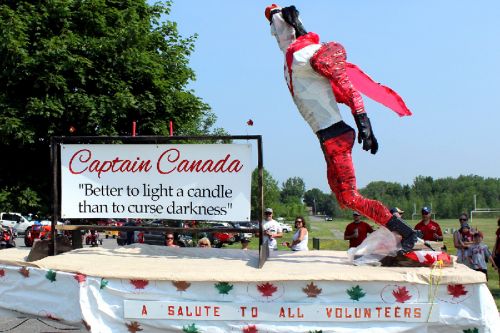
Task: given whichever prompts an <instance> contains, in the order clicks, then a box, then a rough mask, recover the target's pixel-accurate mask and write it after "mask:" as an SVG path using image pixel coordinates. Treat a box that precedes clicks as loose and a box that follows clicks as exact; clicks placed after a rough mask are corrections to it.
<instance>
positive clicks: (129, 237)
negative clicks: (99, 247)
mask: <svg viewBox="0 0 500 333" xmlns="http://www.w3.org/2000/svg"><path fill="white" fill-rule="evenodd" d="M115 223H116V224H117V225H118V226H123V227H135V226H138V225H141V221H138V220H133V219H126V220H120V221H116V222H115ZM119 224H121V225H119ZM116 243H117V244H118V245H120V246H123V245H130V244H133V243H144V233H143V232H141V231H138V230H135V231H119V232H118V237H117V238H116Z"/></svg>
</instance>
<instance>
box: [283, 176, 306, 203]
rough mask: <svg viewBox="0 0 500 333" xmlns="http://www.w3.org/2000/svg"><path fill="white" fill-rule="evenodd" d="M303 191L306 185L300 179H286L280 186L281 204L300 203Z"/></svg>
mask: <svg viewBox="0 0 500 333" xmlns="http://www.w3.org/2000/svg"><path fill="white" fill-rule="evenodd" d="M305 191H306V185H305V183H304V180H302V178H300V177H292V178H288V179H287V180H285V182H284V183H283V185H282V186H281V202H283V203H287V202H291V203H297V202H298V203H302V197H303V196H304V192H305Z"/></svg>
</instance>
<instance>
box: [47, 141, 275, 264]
mask: <svg viewBox="0 0 500 333" xmlns="http://www.w3.org/2000/svg"><path fill="white" fill-rule="evenodd" d="M235 140H246V141H247V142H248V141H256V144H257V168H258V190H257V191H258V193H257V195H258V197H259V200H258V205H259V212H260V213H259V218H258V221H259V253H260V252H261V250H262V248H263V247H264V246H263V244H262V241H263V237H262V216H263V215H264V190H263V177H264V167H263V153H262V136H261V135H201V136H147V135H145V136H54V137H51V140H50V161H51V169H52V173H51V174H52V188H51V194H52V231H51V232H52V239H55V237H56V232H57V231H56V225H57V221H59V220H60V218H61V186H62V184H61V145H63V144H124V145H126V144H172V143H183V144H186V143H200V142H201V143H229V142H233V141H235ZM213 230H216V228H214V229H213ZM53 253H54V254H55V253H57V250H56V242H53ZM260 257H261V260H260V262H259V268H261V267H262V266H263V265H264V262H265V260H266V259H267V258H266V256H260Z"/></svg>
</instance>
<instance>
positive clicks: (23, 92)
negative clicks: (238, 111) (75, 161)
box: [0, 0, 223, 210]
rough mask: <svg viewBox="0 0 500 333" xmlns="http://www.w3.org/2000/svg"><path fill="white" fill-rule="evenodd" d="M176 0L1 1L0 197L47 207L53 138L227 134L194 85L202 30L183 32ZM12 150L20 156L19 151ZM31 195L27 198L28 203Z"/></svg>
mask: <svg viewBox="0 0 500 333" xmlns="http://www.w3.org/2000/svg"><path fill="white" fill-rule="evenodd" d="M170 7H171V2H170V1H165V2H164V3H163V4H162V3H159V2H158V3H155V4H154V5H150V4H148V2H147V1H146V0H126V1H114V0H51V1H31V0H16V1H2V2H1V3H0V87H2V89H1V90H0V145H1V146H2V147H3V148H2V152H3V154H2V158H3V161H2V162H3V163H1V164H0V198H5V197H6V196H7V197H9V198H12V197H16V196H17V195H18V193H13V194H14V195H13V196H9V193H11V191H13V190H15V189H17V190H19V191H21V192H24V191H30V193H29V195H28V197H27V201H26V200H21V202H15V201H9V202H10V204H11V206H13V207H12V208H13V209H21V210H24V209H28V208H29V206H30V205H31V206H33V205H35V206H37V207H38V208H39V209H42V210H43V209H47V208H48V206H49V194H50V190H49V189H50V187H49V182H50V165H49V138H50V137H51V136H58V135H59V136H61V135H89V136H99V135H118V134H121V135H127V134H129V133H130V129H131V124H132V122H133V121H137V122H138V126H137V132H138V133H139V134H141V135H167V134H168V127H169V126H168V120H172V121H173V122H174V125H175V132H176V134H178V135H182V134H186V135H187V134H194V135H196V134H209V133H211V131H213V132H215V133H217V134H220V133H221V132H223V131H222V130H221V129H212V127H213V125H214V122H215V116H214V114H213V113H212V112H211V110H210V108H209V106H208V105H207V104H206V103H204V102H203V101H202V100H201V99H200V98H199V97H197V96H196V95H195V94H194V92H193V91H191V90H189V89H187V85H188V83H189V82H190V81H192V80H194V79H195V74H194V72H193V71H192V69H191V68H189V66H188V57H189V56H190V55H191V53H192V52H193V50H194V42H195V39H196V36H191V37H188V38H183V37H181V36H180V35H179V33H178V31H177V25H176V23H175V22H170V21H168V20H164V19H163V18H164V17H168V14H169V11H170ZM14 156H17V157H15V158H14ZM23 202H24V204H23Z"/></svg>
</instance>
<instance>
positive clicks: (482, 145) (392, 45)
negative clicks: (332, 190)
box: [168, 0, 500, 192]
mask: <svg viewBox="0 0 500 333" xmlns="http://www.w3.org/2000/svg"><path fill="white" fill-rule="evenodd" d="M270 3H271V2H267V1H260V0H252V1H234V0H233V1H228V0H211V1H201V0H175V2H174V4H173V6H172V11H171V14H170V16H169V17H168V19H169V20H172V21H175V22H177V23H178V29H179V31H180V33H181V34H182V35H183V36H185V37H187V36H190V35H192V34H194V33H197V34H198V35H199V37H198V40H197V41H196V49H195V52H194V54H193V55H192V56H191V57H190V66H191V68H193V70H194V71H195V72H196V75H197V79H196V81H195V82H193V83H192V84H191V86H190V88H191V89H193V90H194V91H195V93H196V95H197V96H199V97H201V98H202V99H203V100H204V101H205V102H207V103H208V104H209V105H210V106H211V107H212V109H213V112H214V113H215V114H216V115H217V117H218V121H217V126H218V127H223V128H225V129H226V130H227V131H228V132H229V133H230V134H232V135H239V134H259V135H262V136H263V148H264V150H263V151H264V167H265V168H266V169H267V170H268V171H269V172H270V173H271V175H272V176H273V177H274V178H275V179H276V180H278V181H279V183H280V184H281V183H282V182H283V181H285V180H286V179H287V178H289V177H301V178H302V179H303V180H304V182H305V184H306V188H307V189H311V188H314V187H316V188H319V189H321V190H323V191H325V192H329V188H328V184H327V181H326V166H325V162H324V159H323V155H322V152H321V149H320V147H319V143H318V141H317V139H316V137H315V135H314V133H313V132H312V131H311V129H310V128H309V126H308V125H307V124H306V122H305V121H304V120H303V119H302V118H301V116H300V115H299V113H298V111H297V109H296V107H295V105H294V104H293V101H292V98H291V96H290V94H289V92H288V89H287V87H286V84H285V81H284V78H283V55H282V53H281V51H280V50H279V49H278V46H277V44H276V41H275V39H274V38H273V37H272V36H271V34H270V28H269V24H268V23H267V20H266V19H265V17H264V9H265V7H266V6H267V5H269V4H270ZM278 4H279V5H281V6H289V5H295V6H296V7H297V8H298V9H299V11H300V13H301V19H302V22H303V23H304V26H305V28H306V30H307V31H312V32H316V33H317V34H319V36H320V38H321V41H323V42H328V41H337V42H340V43H341V44H343V45H344V47H345V48H346V50H347V55H348V61H350V62H352V63H355V64H357V65H358V66H359V67H360V68H362V69H363V70H364V71H365V72H366V73H367V74H368V75H370V76H371V77H372V78H373V79H374V80H375V81H378V82H381V83H383V84H385V85H387V86H389V87H391V88H393V89H394V90H395V91H397V92H398V93H399V94H400V95H401V96H402V97H403V99H404V100H405V101H406V103H407V105H408V107H409V108H410V110H411V111H412V112H413V116H411V117H404V118H400V117H398V116H397V115H396V114H394V113H393V112H392V111H390V110H389V109H387V108H385V107H384V106H382V105H380V104H376V103H375V102H372V101H370V100H369V99H368V98H365V106H366V110H367V112H368V115H369V117H370V118H371V121H372V126H373V130H374V133H375V136H376V137H377V139H378V142H379V146H380V147H379V152H378V153H377V154H376V155H371V154H369V153H368V152H365V151H363V150H362V149H361V146H360V145H359V144H356V145H355V147H354V149H353V160H354V166H355V169H356V175H357V180H358V186H359V187H364V186H366V185H367V184H368V183H370V182H372V181H388V182H398V183H401V184H412V182H413V180H414V179H415V177H417V176H419V175H423V176H431V177H433V178H434V179H436V178H443V177H458V176H459V175H468V174H475V175H479V176H483V177H495V178H498V177H500V147H499V145H500V140H499V132H500V106H499V104H500V103H499V93H500V24H499V23H498V17H500V2H499V1H497V0H485V1H480V2H474V1H462V0H441V1H431V0H421V1H411V2H410V1H404V2H403V1H389V0H378V1H370V0H358V1H335V0H315V1H312V0H307V1H306V0H303V1H302V0H300V1H294V2H289V3H278ZM341 110H342V115H343V117H344V121H346V122H347V123H348V124H350V125H351V126H352V127H354V128H355V124H354V121H353V118H352V116H351V114H350V111H349V110H348V109H347V107H346V106H343V105H341ZM248 119H252V120H253V121H254V126H253V127H248V126H247V125H246V121H247V120H248Z"/></svg>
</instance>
